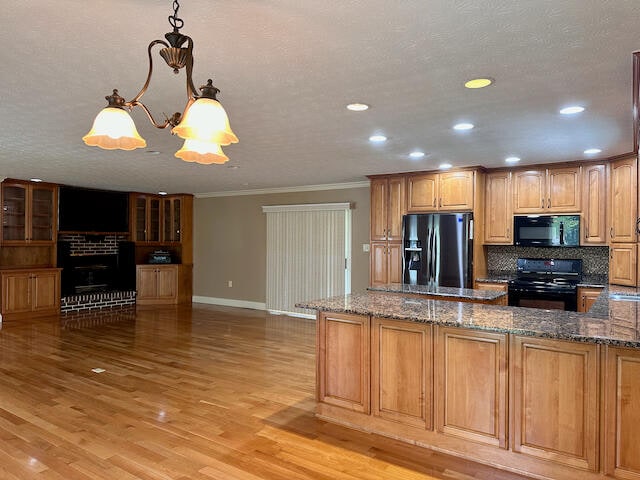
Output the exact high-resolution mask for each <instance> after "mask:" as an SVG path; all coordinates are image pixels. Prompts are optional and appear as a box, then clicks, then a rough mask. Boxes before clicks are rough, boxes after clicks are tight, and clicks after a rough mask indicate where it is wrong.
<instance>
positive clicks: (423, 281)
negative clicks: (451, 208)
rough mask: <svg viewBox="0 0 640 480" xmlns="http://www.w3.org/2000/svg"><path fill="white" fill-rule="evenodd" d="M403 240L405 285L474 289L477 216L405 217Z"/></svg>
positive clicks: (430, 215) (403, 275) (463, 214)
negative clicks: (474, 250) (474, 232)
mask: <svg viewBox="0 0 640 480" xmlns="http://www.w3.org/2000/svg"><path fill="white" fill-rule="evenodd" d="M402 240H403V247H404V252H403V262H402V269H403V272H402V281H403V283H404V284H408V285H428V286H434V287H458V288H473V287H472V284H473V278H472V271H473V269H472V265H473V214H471V213H433V214H416V215H405V216H404V217H403V219H402Z"/></svg>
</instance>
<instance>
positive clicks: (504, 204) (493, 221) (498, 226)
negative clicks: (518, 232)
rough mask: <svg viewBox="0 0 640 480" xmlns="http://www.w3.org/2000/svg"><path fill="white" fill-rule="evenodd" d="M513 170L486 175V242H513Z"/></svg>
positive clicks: (508, 243)
mask: <svg viewBox="0 0 640 480" xmlns="http://www.w3.org/2000/svg"><path fill="white" fill-rule="evenodd" d="M511 199H512V194H511V172H506V171H502V172H494V173H489V174H487V175H486V183H485V205H484V243H487V244H494V245H512V244H513V212H512V209H511Z"/></svg>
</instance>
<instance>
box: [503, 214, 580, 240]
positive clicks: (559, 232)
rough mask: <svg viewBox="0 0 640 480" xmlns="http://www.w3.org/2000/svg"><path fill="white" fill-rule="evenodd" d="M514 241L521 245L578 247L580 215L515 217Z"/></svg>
mask: <svg viewBox="0 0 640 480" xmlns="http://www.w3.org/2000/svg"><path fill="white" fill-rule="evenodd" d="M513 236H514V239H513V242H514V244H515V245H517V246H520V247H577V246H578V245H579V243H580V215H527V216H516V217H513Z"/></svg>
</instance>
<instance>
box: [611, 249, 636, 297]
mask: <svg viewBox="0 0 640 480" xmlns="http://www.w3.org/2000/svg"><path fill="white" fill-rule="evenodd" d="M637 269H638V265H637V245H636V244H635V243H615V244H612V245H611V246H610V247H609V283H612V284H614V285H627V286H630V287H634V286H635V285H636V283H637V281H638V277H637V274H638V271H637Z"/></svg>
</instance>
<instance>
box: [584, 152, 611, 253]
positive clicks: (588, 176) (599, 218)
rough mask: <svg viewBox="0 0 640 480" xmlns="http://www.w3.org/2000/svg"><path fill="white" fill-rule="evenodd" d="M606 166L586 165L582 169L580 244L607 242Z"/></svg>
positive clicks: (604, 243) (603, 243)
mask: <svg viewBox="0 0 640 480" xmlns="http://www.w3.org/2000/svg"><path fill="white" fill-rule="evenodd" d="M606 188H607V167H606V165H588V166H586V167H584V170H583V171H582V218H581V222H580V229H581V230H582V232H581V236H580V237H581V241H580V244H581V245H606V243H607V232H606V229H607V215H606V211H607V209H606V208H604V205H606V203H607V200H606V199H607V192H606Z"/></svg>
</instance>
